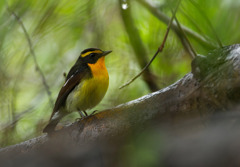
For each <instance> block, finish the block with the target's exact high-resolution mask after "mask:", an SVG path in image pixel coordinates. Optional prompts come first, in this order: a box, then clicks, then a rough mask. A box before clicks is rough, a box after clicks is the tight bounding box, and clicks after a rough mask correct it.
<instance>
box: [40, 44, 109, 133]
mask: <svg viewBox="0 0 240 167" xmlns="http://www.w3.org/2000/svg"><path fill="white" fill-rule="evenodd" d="M111 52H112V51H102V50H101V49H98V48H88V49H85V50H83V51H82V52H81V53H80V56H79V57H78V59H77V61H76V63H75V64H74V65H73V66H72V68H71V69H70V71H69V72H68V74H67V77H66V80H65V83H64V85H63V86H62V88H61V90H60V91H59V94H58V96H57V99H56V102H55V105H54V108H53V111H52V114H51V117H50V120H49V123H48V124H47V126H46V127H45V128H44V129H43V132H44V133H51V132H53V131H55V127H56V126H57V124H58V122H59V121H60V120H61V119H62V118H63V117H65V116H66V115H68V114H70V113H72V112H75V111H77V112H79V114H80V116H81V118H85V117H87V116H88V114H87V113H86V110H88V109H91V108H93V107H95V106H96V105H97V104H99V103H100V101H101V100H102V99H103V97H104V96H105V94H106V92H107V89H108V85H109V75H108V71H107V68H106V66H105V56H106V55H108V54H109V53H111Z"/></svg>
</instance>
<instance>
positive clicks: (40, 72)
mask: <svg viewBox="0 0 240 167" xmlns="http://www.w3.org/2000/svg"><path fill="white" fill-rule="evenodd" d="M7 10H8V11H9V13H11V14H12V15H13V16H14V18H15V19H16V20H17V22H18V24H19V25H20V27H21V28H22V30H23V32H24V35H25V37H26V39H27V42H28V45H29V49H30V53H31V55H32V57H33V61H34V64H35V67H36V71H38V72H39V74H40V76H41V79H42V83H43V85H44V88H45V90H46V92H47V95H48V98H49V102H50V104H51V106H52V107H53V105H54V102H53V99H52V97H51V92H50V89H49V86H48V84H47V81H46V78H45V76H44V74H43V72H42V70H41V68H40V67H39V65H38V62H37V59H36V55H35V52H34V49H33V45H32V42H31V39H30V36H29V34H28V32H27V30H26V28H25V26H24V24H23V22H22V20H21V18H20V17H19V16H18V15H17V14H16V13H15V12H14V11H12V10H11V9H10V8H9V6H8V4H7Z"/></svg>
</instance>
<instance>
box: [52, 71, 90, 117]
mask: <svg viewBox="0 0 240 167" xmlns="http://www.w3.org/2000/svg"><path fill="white" fill-rule="evenodd" d="M85 75H86V72H85V71H77V72H76V73H75V74H73V75H72V76H71V77H69V79H67V80H66V82H65V84H64V85H63V87H62V88H61V90H60V92H59V94H58V97H57V100H56V102H55V106H54V109H53V112H52V115H51V117H50V120H51V119H52V117H53V115H54V114H55V113H56V112H57V111H58V110H59V108H61V107H62V106H64V105H65V102H66V99H67V97H68V95H69V94H70V93H71V92H72V90H73V89H74V88H75V87H76V86H77V85H78V84H79V83H80V82H81V80H82V78H83V77H84V76H85Z"/></svg>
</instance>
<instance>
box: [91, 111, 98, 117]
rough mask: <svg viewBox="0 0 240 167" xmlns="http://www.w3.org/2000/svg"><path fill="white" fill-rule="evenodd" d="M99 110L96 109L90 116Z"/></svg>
mask: <svg viewBox="0 0 240 167" xmlns="http://www.w3.org/2000/svg"><path fill="white" fill-rule="evenodd" d="M97 111H98V110H94V111H93V112H92V113H91V114H90V115H89V116H92V115H94V114H95V113H96V112H97Z"/></svg>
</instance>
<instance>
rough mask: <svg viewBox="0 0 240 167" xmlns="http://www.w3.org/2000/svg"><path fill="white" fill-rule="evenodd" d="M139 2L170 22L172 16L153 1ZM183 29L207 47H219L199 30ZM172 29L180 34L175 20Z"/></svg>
mask: <svg viewBox="0 0 240 167" xmlns="http://www.w3.org/2000/svg"><path fill="white" fill-rule="evenodd" d="M137 2H139V3H140V4H142V5H143V6H144V7H145V8H146V9H148V10H149V11H150V12H151V13H152V14H153V15H154V16H156V17H157V18H158V19H159V20H160V21H162V22H163V23H165V24H168V23H169V20H170V18H169V17H168V16H167V15H165V14H164V13H162V12H161V11H160V10H159V8H157V7H155V6H153V5H152V3H151V1H149V0H138V1H137ZM181 27H182V29H183V31H184V32H185V33H186V34H187V35H188V36H189V37H191V38H193V39H195V40H196V41H197V42H198V43H199V44H201V45H202V46H204V47H205V48H208V49H216V48H218V46H217V45H216V44H214V43H211V42H210V41H209V40H206V39H204V38H203V37H202V35H200V34H198V33H197V32H195V31H193V30H191V29H189V28H188V27H186V26H183V25H182V26H181ZM171 28H172V30H174V31H175V32H176V33H177V35H178V31H179V30H178V27H177V25H176V23H175V22H173V23H172V26H171Z"/></svg>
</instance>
